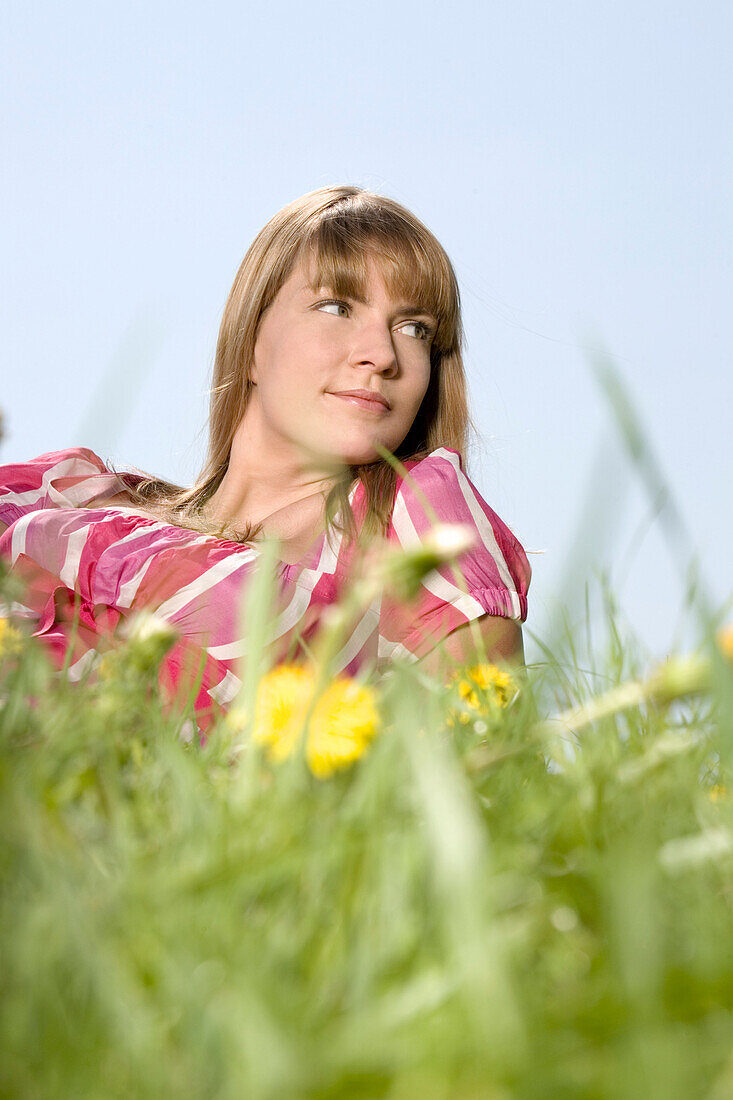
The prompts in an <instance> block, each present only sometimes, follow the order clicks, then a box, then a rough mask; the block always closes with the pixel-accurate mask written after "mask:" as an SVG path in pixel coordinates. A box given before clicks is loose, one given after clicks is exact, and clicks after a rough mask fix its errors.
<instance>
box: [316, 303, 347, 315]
mask: <svg viewBox="0 0 733 1100" xmlns="http://www.w3.org/2000/svg"><path fill="white" fill-rule="evenodd" d="M324 306H336V308H337V309H340V308H341V307H343V309H348V308H349V307H348V305H347V304H346V302H335V301H327V302H319V303H318V305H317V306H316V309H322V308H323V307H324ZM334 316H335V314H334Z"/></svg>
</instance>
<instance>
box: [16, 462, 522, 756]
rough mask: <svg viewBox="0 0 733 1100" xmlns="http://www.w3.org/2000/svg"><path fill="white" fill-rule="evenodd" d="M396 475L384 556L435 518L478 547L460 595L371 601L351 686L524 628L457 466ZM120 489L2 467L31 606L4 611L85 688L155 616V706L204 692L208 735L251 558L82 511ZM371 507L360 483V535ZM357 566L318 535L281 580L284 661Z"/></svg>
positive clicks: (436, 586) (222, 705) (151, 525)
mask: <svg viewBox="0 0 733 1100" xmlns="http://www.w3.org/2000/svg"><path fill="white" fill-rule="evenodd" d="M405 465H406V466H407V468H408V470H409V472H410V480H407V479H405V480H402V479H400V480H399V481H398V484H397V491H396V494H395V500H394V506H393V510H392V515H391V520H390V525H389V531H388V538H389V540H390V541H391V542H393V543H395V544H398V545H401V546H404V547H409V546H414V545H415V544H416V543H417V542H419V541H420V538H421V536H422V535H423V534H424V533H425V532H427V531H428V530H429V529H430V527H431V526H432V516H431V513H433V512H434V514H435V517H436V518H437V520H438V521H440V522H444V523H465V524H469V525H470V526H472V527H473V528H474V529H475V530H476V532H477V534H478V542H477V544H476V546H475V547H474V548H473V549H471V550H469V551H468V552H467V553H465V554H464V555H463V556H462V557H461V558H460V559H459V561H458V565H459V566H460V569H461V571H462V574H463V577H464V578H465V585H460V586H459V585H458V584H457V583H456V579H455V574H454V573H453V571H452V569H451V568H450V567H445V568H441V569H440V570H435V571H433V572H432V573H431V574H429V575H428V576H427V577H425V579H424V581H423V584H422V587H421V590H420V593H419V594H418V596H417V598H416V599H415V600H414V601H411V602H410V603H409V604H405V603H404V602H402V603H400V602H398V601H396V600H394V599H390V598H388V597H387V596H386V595H384V594H383V595H382V596H381V597H380V598H378V599H376V600H375V602H374V604H373V605H372V606H371V607H370V608H368V609H367V611H366V613H365V614H364V616H363V618H362V619H361V621H360V622H359V623H358V624H357V625H356V627H355V629H354V631H353V633H352V634H351V636H350V637H349V639H348V641H347V642H346V644H345V645H344V647H343V649H342V650H341V652H340V654H339V655H338V658H337V667H338V669H339V670H343V671H345V672H348V673H350V674H352V675H353V674H355V673H356V672H357V671H359V670H360V669H364V668H365V667H368V668H373V669H375V670H376V671H377V672H379V671H382V670H383V669H384V668H385V666H387V665H388V664H389V662H390V661H391V660H392V659H394V658H398V657H401V658H406V659H408V660H415V659H417V658H418V657H421V656H423V655H424V654H425V653H427V652H428V651H429V650H430V649H432V648H433V646H434V645H435V644H436V643H437V642H438V641H439V640H440V639H441V638H443V637H445V636H446V635H447V634H449V633H450V632H451V631H452V630H455V629H456V628H457V627H459V626H461V625H463V624H464V623H467V622H470V621H471V620H473V619H477V618H479V617H480V616H481V615H485V614H489V615H497V616H500V617H502V618H507V619H514V620H516V621H517V622H523V621H524V620H525V619H526V617H527V589H528V586H529V582H530V576H531V571H530V567H529V562H528V561H527V557H526V554H525V552H524V550H523V549H522V546H521V545H520V543H519V542H518V540H517V539H516V538H515V536H514V535H513V534H512V532H511V531H510V530H509V528H508V527H507V526H506V525H505V524H504V523H503V522H502V520H501V519H500V518H499V517H498V516H497V515H496V513H495V512H493V511H492V509H491V508H489V506H488V504H486V502H485V501H484V500H483V499H482V498H481V496H480V495H479V493H478V491H477V489H476V487H475V486H474V485H473V484H472V482H471V481H470V479H469V478H468V477H467V476H466V474H465V473H464V471H463V469H462V464H461V459H460V456H459V454H458V452H457V451H454V450H451V449H450V448H447V447H440V448H438V449H437V450H435V451H433V452H431V454H429V455H428V456H427V457H426V458H424V459H422V460H421V461H418V462H408V463H406V464H405ZM123 489H124V486H123V485H122V484H121V482H120V481H119V479H118V477H117V476H116V474H114V473H112V472H111V471H109V470H108V469H107V467H106V466H105V465H104V462H103V461H102V459H101V458H100V457H99V456H98V455H96V454H95V453H94V451H91V450H89V449H88V448H86V447H73V448H70V449H67V450H62V451H52V452H50V453H48V454H42V455H39V456H38V458H34V459H31V460H30V461H29V462H22V463H11V464H9V465H4V466H0V521H2V522H3V523H5V524H7V525H8V527H7V530H6V531H5V532H4V533H3V534H2V535H0V556H2V557H3V558H4V559H5V561H6V563H7V564H9V565H10V566H11V567H12V570H13V572H14V573H15V574H16V575H19V576H20V577H21V579H23V580H24V581H25V582H26V595H25V597H24V602H23V603H22V604H18V603H15V604H13V605H12V606H10V607H8V606H7V605H6V606H4V607H2V606H0V614H5V615H8V614H9V615H11V616H18V617H21V618H24V619H26V620H27V621H28V622H29V623H30V625H31V626H32V627H33V628H34V630H33V635H34V636H35V637H39V638H41V639H43V643H44V644H45V645H46V646H47V647H48V650H49V652H50V655H51V659H52V661H53V663H54V664H55V666H56V667H57V668H59V669H60V668H61V667H62V666H63V664H64V661H65V659H66V658H67V655H68V652H67V651H68V649H69V647H73V652H72V653H71V654H70V655H68V656H70V662H71V663H70V664H69V667H68V673H67V674H68V675H69V677H70V678H71V679H72V680H78V679H80V678H81V676H82V674H83V673H84V672H85V670H86V669H87V668H88V666H90V665H91V666H92V667H93V666H94V664H95V663H96V662H97V661H98V660H99V657H100V653H99V650H98V648H97V647H98V646H99V644H100V638H101V637H102V636H103V635H105V634H107V633H109V632H113V631H114V630H115V628H116V627H117V625H118V623H119V622H120V620H121V619H125V618H127V617H128V616H130V614H131V613H133V612H135V611H138V610H139V609H141V608H146V609H148V610H152V611H155V612H156V614H157V615H159V616H161V617H162V618H163V619H165V620H167V621H168V622H170V623H171V624H172V625H173V626H174V627H175V629H176V631H177V632H178V640H177V641H176V644H175V645H174V646H173V648H172V649H171V650H170V651H169V653H168V654H167V656H166V658H165V660H164V662H163V665H162V666H161V670H160V685H161V688H162V690H163V697H164V699H172V698H173V697H174V696H175V695H176V693H177V692H179V691H180V690H181V685H183V687H184V688H185V686H186V685H188V686H189V687H191V686H192V685H193V684H194V683H195V682H196V679H197V678H198V677H199V676H200V677H201V683H200V688H199V690H198V694H197V696H196V699H195V703H194V710H195V718H196V722H197V724H198V727H199V730H200V731H201V733H203V734H205V732H206V730H207V729H208V728H209V727H210V725H211V724H212V722H213V721H214V720H215V719H216V718H217V717H218V716H219V715H220V714H221V713H222V711H223V710H225V709H226V707H227V704H228V703H230V702H231V700H232V699H233V698H234V696H235V695H236V694H237V691H238V689H239V687H240V679H239V677H238V676H237V670H238V669H239V668H240V667H241V666H240V663H239V662H240V658H241V657H242V656H243V655H244V654H245V653H246V648H247V638H246V636H244V637H243V636H242V631H241V629H240V628H239V625H238V624H239V618H238V617H239V615H240V606H241V603H242V599H243V593H244V590H245V588H246V585H247V581H248V578H249V577H250V576H251V575H252V572H253V569H254V568H255V565H256V562H257V558H258V554H259V551H258V549H257V548H256V546H247V545H243V544H240V543H236V542H232V541H229V540H227V539H220V538H215V537H213V536H210V535H200V534H198V533H197V532H195V531H190V530H187V529H184V528H181V527H175V526H172V525H171V524H167V523H164V522H159V521H156V520H154V519H151V518H149V517H146V516H141V515H139V514H138V513H136V512H135V511H134V509H133V508H123V507H117V506H109V507H101V508H94V507H91V508H88V507H84V506H85V505H89V504H92V505H93V502H94V501H95V500H96V499H99V500H104V499H106V498H107V497H109V496H112V495H113V494H115V493H117V492H119V491H121V490H123ZM364 496H365V494H364V489H363V486H362V485H361V483H360V482H357V484H356V485H355V486H354V488H353V489H352V491H351V494H350V498H349V499H350V502H351V506H352V509H353V511H354V515H355V518H356V521H357V525H359V524H360V523H361V522H362V521H363V518H364V514H365V500H364ZM425 502H427V508H426V506H425ZM353 550H354V546H353V544H350V543H349V542H348V540H347V539H345V538H344V537H342V536H341V535H339V534H338V533H336V532H332V533H331V536H330V537H327V535H326V534H325V533H324V535H323V536H322V537H321V538H320V540H317V541H316V542H315V543H314V544H313V545H312V546H311V548H310V550H309V551H308V553H307V554H306V556H305V557H304V558H303V560H301V561H300V562H298V563H297V564H287V563H285V562H279V563H278V564H277V567H276V584H277V592H278V606H277V608H276V609H275V611H276V612H277V620H276V626H275V631H274V638H273V640H275V639H276V640H277V642H276V645H277V647H278V651H280V648H281V650H282V659H285V657H286V656H288V657H290V658H295V659H297V656H298V653H301V654H302V652H303V651H302V649H300V648H299V647H300V640H301V639H302V641H303V642H304V643H305V644H306V646H307V645H308V642H309V640H311V639H312V638H313V636H314V634H315V632H316V631H317V628H318V623H319V619H320V616H321V613H322V611H323V609H324V608H325V607H326V606H327V605H329V604H331V603H333V602H334V601H336V600H337V599H338V598H339V594H340V593H341V592H342V591H343V590H344V586H345V585H346V584H348V580H349V566H350V562H351V560H352V556H353ZM75 605H76V607H77V612H76V613H77V616H78V623H77V631H76V637H75V638H74V637H73V629H72V628H73V620H74V613H75ZM184 696H185V692H184Z"/></svg>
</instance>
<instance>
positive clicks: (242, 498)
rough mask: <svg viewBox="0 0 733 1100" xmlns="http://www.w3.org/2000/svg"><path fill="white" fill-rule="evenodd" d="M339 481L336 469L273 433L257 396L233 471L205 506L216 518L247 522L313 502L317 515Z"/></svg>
mask: <svg viewBox="0 0 733 1100" xmlns="http://www.w3.org/2000/svg"><path fill="white" fill-rule="evenodd" d="M335 481H336V475H335V474H334V473H333V472H331V473H330V474H329V473H326V471H325V470H324V469H323V468H322V467H318V466H314V465H313V464H308V463H307V461H306V460H305V459H304V458H303V457H301V456H299V455H298V454H297V453H296V448H295V447H294V446H293V444H292V443H289V442H288V441H287V440H284V439H282V438H280V437H277V436H273V435H272V433H269V432H267V431H266V430H265V425H264V424H263V420H262V417H261V416H260V415H259V407H258V404H257V402H256V400H250V402H249V404H248V405H247V409H246V411H245V415H244V417H243V418H242V420H241V422H240V424H239V427H238V428H237V431H236V433H235V436H234V439H233V441H232V449H231V454H230V457H229V466H228V468H227V471H226V473H225V475H224V477H223V479H222V482H221V484H220V485H219V487H218V489H217V490H216V492H215V493H214V494H213V496H212V497H211V498H210V499H209V501H208V503H207V505H206V509H205V511H206V515H207V517H208V518H210V519H212V520H214V521H216V522H226V523H230V524H232V525H233V526H245V525H247V524H259V523H262V522H264V521H265V520H266V519H268V518H269V517H270V516H272V515H274V513H276V512H282V511H283V510H286V511H289V510H290V509H291V507H292V508H294V507H295V506H297V505H298V504H299V503H301V502H303V503H305V502H307V501H311V507H310V508H309V513H310V514H311V516H312V515H313V514H314V513H315V511H316V510H317V507H318V508H320V509H321V510H322V508H323V504H324V503H325V498H326V496H327V495H328V492H329V490H330V489H331V488H332V487H333V485H334V484H335ZM318 497H320V498H322V499H321V500H320V502H319V501H317V499H316V498H318Z"/></svg>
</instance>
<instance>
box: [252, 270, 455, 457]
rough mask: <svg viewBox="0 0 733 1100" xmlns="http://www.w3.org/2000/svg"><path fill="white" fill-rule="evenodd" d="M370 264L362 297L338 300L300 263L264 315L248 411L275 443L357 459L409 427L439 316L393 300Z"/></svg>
mask: <svg viewBox="0 0 733 1100" xmlns="http://www.w3.org/2000/svg"><path fill="white" fill-rule="evenodd" d="M367 271H368V282H367V288H366V290H367V298H366V301H364V302H359V301H356V300H353V299H338V300H335V299H336V295H335V294H334V293H333V292H332V291H331V290H330V288H328V287H321V288H319V289H318V290H317V291H315V292H314V291H313V290H311V288H310V286H309V278H308V276H309V274H310V272H309V271H307V270H306V269H305V268H304V267H303V266H301V265H299V266H297V267H296V268H295V269H294V270H293V272H292V274H291V275H290V277H289V278H288V280H287V281H286V282H285V283H284V284H283V286H282V287H281V288H280V290H279V292H278V294H277V295H276V297H275V299H274V301H273V302H272V304H271V305H270V307H269V309H268V310H267V311H266V312H265V314H264V315H263V317H262V319H261V323H260V328H259V331H258V335H257V341H256V344H255V352H254V362H253V364H252V370H251V378H252V381H253V382H254V383H255V386H254V388H253V390H252V393H251V396H250V406H251V405H252V404H253V403H254V407H250V406H248V410H247V414H248V415H254V416H255V417H256V418H257V419H258V420H259V424H258V428H259V429H260V434H259V438H260V439H261V440H262V441H263V443H265V444H266V445H267V444H269V445H270V446H271V447H272V448H273V449H274V452H277V453H282V452H283V449H284V450H285V452H287V451H288V450H289V449H290V447H295V448H296V449H299V445H304V446H305V447H306V448H307V449H308V450H309V451H311V452H316V453H318V454H322V455H323V454H325V455H327V456H329V457H332V458H336V459H340V460H341V461H343V462H345V463H347V464H349V465H357V464H360V463H365V462H373V461H375V460H376V459H377V458H378V457H379V455H378V453H377V451H376V450H375V443H381V444H382V445H383V446H384V447H386V448H388V449H389V450H390V451H395V450H396V449H397V447H398V446H399V445H400V443H401V442H402V440H403V439H404V438H405V436H406V435H407V433H408V431H409V429H410V427H411V425H412V422H413V421H414V419H415V416H416V414H417V411H418V409H419V407H420V403H421V402H422V399H423V397H424V396H425V393H426V390H427V388H428V382H429V379H430V346H431V343H432V336H433V334H434V332H435V328H436V326H437V321H436V318H435V317H432V316H431V315H430V314H427V313H423V312H421V311H420V310H419V309H417V310H416V309H415V308H414V305H411V303H409V302H401V301H400V302H398V301H393V300H392V299H390V298H389V296H388V294H387V291H386V288H385V285H384V281H383V279H382V277H381V273H380V271H379V268H378V267H377V264H376V262H375V261H374V259H373V258H372V257H369V260H368V266H367ZM347 391H366V392H367V393H368V394H373V395H375V396H379V397H381V398H382V401H381V402H380V401H378V400H369V401H366V400H364V399H359V398H358V397H353V396H352V397H349V396H346V393H347ZM300 457H301V458H302V453H301V455H300Z"/></svg>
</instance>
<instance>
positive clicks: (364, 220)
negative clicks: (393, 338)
mask: <svg viewBox="0 0 733 1100" xmlns="http://www.w3.org/2000/svg"><path fill="white" fill-rule="evenodd" d="M436 243H437V242H435V241H434V240H433V239H431V238H430V236H426V237H425V239H421V238H420V237H418V236H417V235H416V232H415V228H414V227H413V226H412V225H410V224H408V223H406V222H405V221H403V220H402V219H401V218H400V217H399V216H397V215H395V214H393V213H392V212H390V211H388V210H385V209H384V208H382V209H377V208H375V207H373V206H369V205H367V206H366V209H362V210H359V209H355V208H354V207H353V206H350V207H349V208H347V209H346V210H344V209H343V208H342V209H341V210H336V211H334V210H333V208H331V209H330V210H327V211H326V212H325V216H324V217H323V218H322V219H320V220H319V222H318V223H317V224H316V225H315V227H314V229H313V230H312V232H311V233H310V234H309V235H308V237H307V238H306V239H305V240H304V241H303V242H302V245H301V248H300V249H299V256H298V258H299V259H302V260H304V261H305V264H306V267H307V268H308V267H309V268H310V271H311V287H312V289H313V290H314V291H315V290H317V289H318V288H320V287H328V288H329V289H330V290H332V291H333V293H334V294H336V295H338V296H341V297H344V298H355V299H358V298H362V299H365V298H366V296H367V263H368V260H369V259H370V258H371V259H374V260H375V261H376V263H377V265H378V267H379V269H380V272H381V275H382V278H383V279H384V283H385V286H386V288H387V292H388V294H389V295H390V297H391V298H392V299H393V300H394V301H398V302H401V303H405V304H409V305H410V306H414V307H416V308H417V309H418V310H419V311H420V312H421V313H428V314H432V316H433V317H434V318H435V320H436V321H437V329H436V333H435V336H434V338H433V347H434V348H435V350H438V349H440V350H441V351H443V352H448V351H451V350H452V349H453V348H454V347H455V345H456V343H457V341H458V340H459V339H460V337H459V334H458V332H457V328H458V324H459V316H460V302H459V296H458V287H457V285H456V283H455V278H454V275H453V271H452V268H451V266H450V262H449V261H448V258H447V256H446V255H445V253H444V252H443V250H442V249H441V248H440V246H438V247H436Z"/></svg>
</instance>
